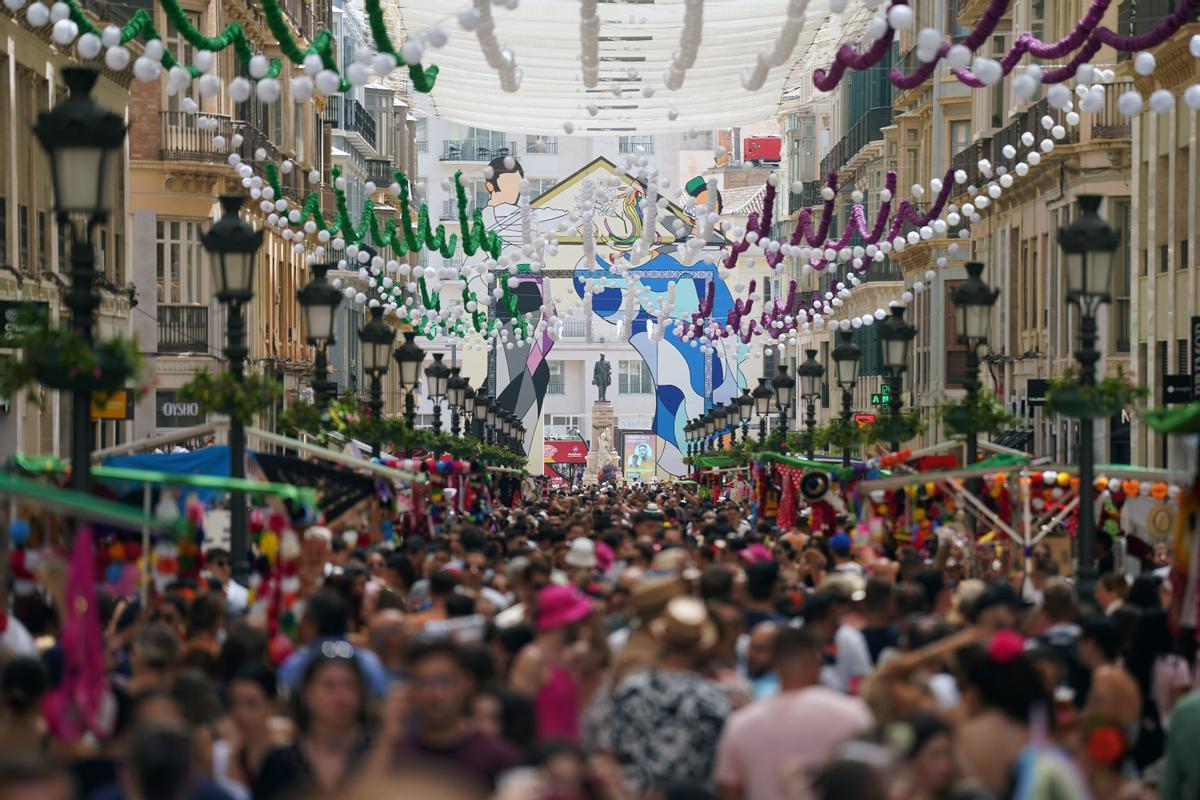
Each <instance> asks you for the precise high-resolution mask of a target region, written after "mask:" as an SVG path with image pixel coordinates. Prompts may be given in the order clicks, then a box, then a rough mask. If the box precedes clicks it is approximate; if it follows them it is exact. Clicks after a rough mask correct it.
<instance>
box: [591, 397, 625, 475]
mask: <svg viewBox="0 0 1200 800" xmlns="http://www.w3.org/2000/svg"><path fill="white" fill-rule="evenodd" d="M613 422H614V416H613V405H612V403H611V402H610V401H608V400H597V401H596V402H594V403H592V441H591V443H590V445H589V447H588V456H587V467H586V468H585V469H584V471H583V482H584V483H585V484H587V485H591V484H594V483H596V480H597V478H598V477H599V475H600V470H602V469H603V468H604V466H605V465H606V464H610V463H612V462H613V461H615V460H616V454H617V453H616V449H615V448H614V445H613V441H614V438H615V435H616V431H615V430H614V428H613Z"/></svg>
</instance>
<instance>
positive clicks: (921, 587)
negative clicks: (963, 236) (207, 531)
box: [0, 486, 1200, 800]
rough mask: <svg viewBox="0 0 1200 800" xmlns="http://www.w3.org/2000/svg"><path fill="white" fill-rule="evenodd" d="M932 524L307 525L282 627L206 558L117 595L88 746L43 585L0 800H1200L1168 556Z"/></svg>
mask: <svg viewBox="0 0 1200 800" xmlns="http://www.w3.org/2000/svg"><path fill="white" fill-rule="evenodd" d="M941 533H942V535H940V536H938V537H937V538H935V539H931V540H930V541H929V542H928V543H927V544H925V545H924V546H923V547H920V548H918V547H914V546H911V545H910V544H906V543H904V542H898V541H895V540H893V539H892V538H891V537H890V536H889V535H888V533H887V531H884V532H883V536H882V538H880V539H878V540H873V541H863V540H862V539H861V537H858V536H855V535H853V533H852V532H847V531H844V530H841V531H834V532H831V535H821V534H814V533H811V532H810V531H808V530H807V529H806V528H805V522H804V520H803V518H801V520H800V522H799V523H798V524H797V526H796V527H794V528H792V529H790V530H779V529H777V528H775V527H774V526H773V525H772V524H771V523H770V522H768V521H759V522H757V524H754V523H752V522H751V520H750V518H749V517H748V513H747V510H746V508H745V507H744V506H743V505H740V504H737V503H733V502H722V501H717V502H713V501H709V500H702V499H701V498H700V497H699V496H698V495H696V494H694V493H692V492H691V490H690V489H689V488H684V487H679V486H674V487H668V486H663V487H653V488H648V487H642V488H631V489H620V490H616V489H611V490H605V491H593V490H587V491H577V492H573V493H571V494H567V493H559V494H551V495H549V497H548V498H546V499H542V500H535V501H531V502H527V503H525V504H524V505H523V506H521V507H520V508H515V509H508V508H495V509H493V510H492V511H491V512H490V513H489V514H487V515H486V516H485V517H484V518H483V519H476V520H474V521H465V520H459V521H448V522H446V523H444V524H443V525H441V526H440V529H432V530H430V531H429V533H428V535H425V536H409V537H406V538H404V539H402V540H400V541H398V542H396V543H394V544H393V543H387V544H383V545H379V546H375V547H372V548H369V549H356V548H353V547H351V546H349V545H347V544H346V539H345V538H344V537H343V536H341V535H340V534H339V535H335V534H333V533H332V532H331V531H330V530H328V529H326V528H321V527H313V528H310V529H309V530H308V531H307V532H306V534H305V543H304V551H305V558H306V559H307V560H308V562H309V563H308V567H309V568H313V567H314V566H315V571H316V574H317V575H318V576H320V579H319V580H317V581H316V582H315V583H314V584H313V585H312V586H311V587H309V588H308V590H307V591H306V593H305V595H304V596H302V597H301V598H300V599H299V604H298V607H297V616H296V619H297V620H298V624H297V629H296V631H295V637H294V642H293V645H292V646H290V647H288V646H281V641H282V640H281V637H272V636H269V635H268V633H267V630H266V628H265V627H264V625H263V621H262V620H261V619H260V618H258V617H257V616H256V615H255V614H253V613H248V611H247V609H248V601H249V600H252V598H250V597H248V592H247V589H246V588H245V587H242V586H240V585H238V584H237V583H236V582H234V581H233V580H232V578H231V571H230V561H231V559H230V556H229V553H228V552H226V551H224V550H220V549H211V550H209V551H208V552H206V553H205V579H204V580H202V581H200V582H196V583H193V582H179V583H176V584H174V585H172V586H169V587H167V588H166V590H165V591H163V592H161V593H155V595H153V599H152V600H151V601H150V602H149V603H148V604H147V605H143V604H142V603H141V602H139V600H138V598H137V597H104V596H102V597H101V598H100V603H99V605H100V614H101V622H102V625H103V630H104V633H103V641H104V647H105V652H104V653H103V658H104V666H103V670H104V675H105V683H106V685H105V687H104V688H105V697H106V698H107V701H106V703H105V704H104V707H103V708H102V709H100V710H99V712H98V713H99V714H100V715H101V716H104V717H105V718H106V719H108V724H107V728H106V730H105V732H104V733H103V734H101V735H96V733H95V732H94V730H93V731H91V732H88V733H86V734H85V735H82V736H78V737H74V738H71V737H63V736H60V735H54V731H55V730H57V729H59V728H61V727H62V725H61V723H62V720H61V719H60V718H59V717H61V715H62V714H64V713H65V714H68V715H69V714H71V713H78V710H77V709H76V710H73V709H74V706H72V705H71V704H70V703H68V704H67V705H66V706H64V705H63V704H62V697H61V693H59V692H56V687H58V686H60V685H61V683H62V681H63V680H64V675H65V673H66V672H68V671H69V670H70V669H71V668H72V667H71V664H70V663H64V659H63V655H62V654H63V647H62V641H61V635H60V632H61V628H60V626H59V623H58V620H60V619H61V616H62V613H61V612H62V609H61V608H60V607H59V604H60V603H61V597H62V593H61V591H56V590H54V587H52V586H46V585H40V586H39V585H34V586H26V587H23V590H22V592H21V593H20V594H19V595H18V596H15V597H14V598H13V601H12V603H11V608H12V612H13V613H12V615H11V616H10V618H9V620H8V625H7V628H6V629H5V633H4V639H3V646H4V653H3V666H2V674H0V702H2V706H3V714H2V717H0V800H15V799H16V798H22V799H23V798H47V799H48V800H57V799H58V798H68V797H79V798H105V799H106V800H107V799H110V798H112V799H115V798H125V799H126V800H185V799H188V800H193V799H194V800H200V799H201V798H204V799H206V800H207V799H208V798H211V799H212V800H225V799H232V800H245V799H246V798H255V799H256V800H276V798H325V797H339V798H341V797H345V798H376V797H378V798H384V797H389V798H390V797H413V798H430V799H431V800H440V799H441V798H446V800H451V799H457V798H464V799H465V798H477V797H499V798H505V800H641V799H642V798H656V799H659V798H661V799H662V800H667V799H671V800H674V799H676V798H687V799H688V800H691V799H693V798H697V799H699V798H720V799H721V800H735V799H738V798H746V800H801V799H802V798H814V800H843V799H845V798H856V799H859V800H876V798H878V799H879V800H885V799H887V800H891V799H893V798H895V799H899V798H905V799H906V800H938V799H940V798H997V799H999V798H1087V797H1094V798H1097V800H1131V799H1132V798H1153V797H1161V798H1163V800H1197V798H1200V758H1198V757H1197V753H1198V752H1200V750H1197V744H1196V743H1197V742H1200V691H1196V687H1197V683H1196V670H1195V649H1196V648H1195V641H1194V638H1192V637H1191V636H1190V635H1189V633H1190V632H1188V631H1179V630H1174V629H1173V628H1172V626H1171V624H1170V616H1169V614H1168V613H1167V610H1166V609H1167V608H1168V606H1169V603H1170V600H1171V592H1172V587H1171V586H1170V583H1169V579H1168V578H1167V573H1166V571H1165V570H1163V569H1158V570H1156V569H1154V566H1155V565H1154V564H1151V563H1148V564H1146V565H1145V566H1146V569H1145V571H1144V572H1142V573H1141V574H1138V575H1136V576H1128V575H1125V574H1122V573H1119V572H1108V573H1106V574H1104V575H1103V576H1102V577H1101V579H1100V581H1099V583H1098V585H1097V586H1096V588H1095V590H1094V592H1091V593H1089V594H1090V596H1086V597H1081V596H1079V594H1078V592H1077V590H1076V587H1075V585H1074V584H1073V583H1072V581H1071V580H1070V578H1069V577H1064V576H1060V575H1059V574H1058V573H1059V571H1060V570H1059V568H1058V564H1057V562H1055V561H1054V560H1053V559H1052V558H1051V557H1050V553H1049V551H1048V550H1046V549H1044V548H1042V547H1039V548H1035V549H1034V551H1033V552H1032V553H1031V554H1029V557H1030V559H1031V563H1032V564H1033V566H1034V568H1033V569H1032V570H1031V571H1030V572H1029V573H1028V575H1025V574H1024V573H1022V574H1020V575H1015V576H1001V575H996V574H993V570H994V569H995V565H993V564H986V565H982V566H979V565H977V564H976V563H975V557H974V554H973V552H972V550H973V548H970V547H967V546H965V536H964V535H963V533H962V532H961V531H956V530H954V529H953V527H951V528H949V529H947V530H944V531H942V532H941ZM1163 557H1164V558H1165V557H1166V554H1164V556H1163ZM56 715H58V716H56ZM93 727H94V726H93Z"/></svg>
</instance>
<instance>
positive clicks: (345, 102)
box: [325, 97, 376, 147]
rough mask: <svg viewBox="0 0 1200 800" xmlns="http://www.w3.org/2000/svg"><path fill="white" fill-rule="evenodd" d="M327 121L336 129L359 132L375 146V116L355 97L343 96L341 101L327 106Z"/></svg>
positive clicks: (332, 102)
mask: <svg viewBox="0 0 1200 800" xmlns="http://www.w3.org/2000/svg"><path fill="white" fill-rule="evenodd" d="M325 121H326V122H328V123H329V124H330V125H332V126H333V127H334V128H335V129H339V130H343V131H346V132H347V133H357V134H358V135H359V136H361V137H362V138H363V140H364V141H366V143H367V144H369V145H370V146H371V147H375V141H376V140H375V118H374V117H372V116H371V115H370V114H369V113H367V109H366V107H365V106H363V104H362V103H360V102H358V101H357V100H355V99H354V98H353V97H343V98H342V101H341V102H340V103H339V102H336V101H331V102H330V103H329V104H328V105H327V106H325Z"/></svg>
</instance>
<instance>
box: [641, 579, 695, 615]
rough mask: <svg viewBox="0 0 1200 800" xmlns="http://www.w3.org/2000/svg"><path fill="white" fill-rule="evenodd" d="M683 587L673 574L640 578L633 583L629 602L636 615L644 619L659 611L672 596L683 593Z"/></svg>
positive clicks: (681, 582)
mask: <svg viewBox="0 0 1200 800" xmlns="http://www.w3.org/2000/svg"><path fill="white" fill-rule="evenodd" d="M683 588H684V586H683V581H681V580H680V579H679V578H677V577H675V576H674V575H661V576H652V577H647V578H642V579H641V580H640V581H638V582H637V583H635V584H634V585H633V591H631V592H630V593H629V602H630V603H632V604H633V608H634V611H636V612H637V615H638V616H639V617H641V618H643V619H645V618H647V617H652V616H654V615H656V614H658V613H659V612H661V611H662V609H663V608H664V607H665V606H666V605H667V603H669V602H670V601H671V599H672V598H674V597H678V596H679V595H681V594H683Z"/></svg>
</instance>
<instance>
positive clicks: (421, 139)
mask: <svg viewBox="0 0 1200 800" xmlns="http://www.w3.org/2000/svg"><path fill="white" fill-rule="evenodd" d="M413 137H414V138H415V139H416V140H417V152H418V153H428V152H429V125H428V123H427V122H426V120H424V119H419V120H417V121H416V124H415V125H413Z"/></svg>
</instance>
